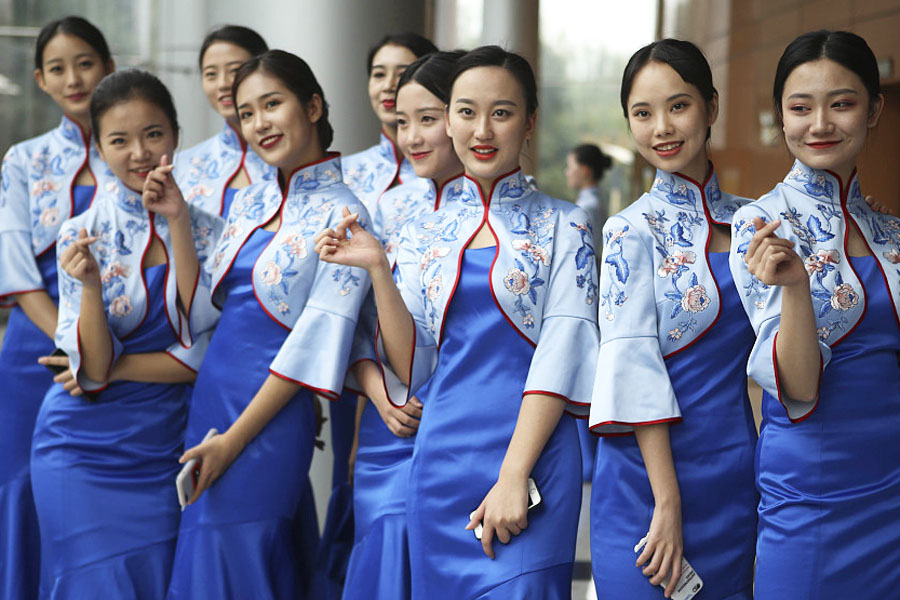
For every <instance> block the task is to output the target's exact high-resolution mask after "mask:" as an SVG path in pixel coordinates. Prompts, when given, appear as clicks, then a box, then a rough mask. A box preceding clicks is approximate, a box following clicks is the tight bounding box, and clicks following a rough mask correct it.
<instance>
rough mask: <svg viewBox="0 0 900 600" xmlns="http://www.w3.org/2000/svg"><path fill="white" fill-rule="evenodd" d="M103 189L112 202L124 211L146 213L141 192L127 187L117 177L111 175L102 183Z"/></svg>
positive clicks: (135, 213) (137, 213) (136, 213)
mask: <svg viewBox="0 0 900 600" xmlns="http://www.w3.org/2000/svg"><path fill="white" fill-rule="evenodd" d="M103 189H104V191H105V192H106V193H107V194H109V195H110V196H112V199H113V203H114V204H115V205H116V206H118V207H119V208H121V209H122V210H124V211H125V212H128V213H131V214H134V215H146V214H147V213H148V211H147V210H145V209H144V204H143V202H142V201H141V193H140V192H135V191H134V190H132V189H130V188H128V186H126V185H125V184H124V183H122V181H121V180H120V179H119V178H118V177H115V176H111V177H110V178H109V180H108V181H106V183H104V184H103Z"/></svg>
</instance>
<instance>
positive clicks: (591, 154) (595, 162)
mask: <svg viewBox="0 0 900 600" xmlns="http://www.w3.org/2000/svg"><path fill="white" fill-rule="evenodd" d="M571 154H572V156H573V157H575V162H577V163H578V164H579V165H584V166H586V167H587V168H589V169H590V170H591V173H592V174H593V177H594V181H600V180H601V179H603V174H604V173H605V172H606V170H607V169H609V168H610V167H611V166H612V159H611V158H610V157H608V156H607V155H605V154H603V151H602V150H601V149H600V148H599V147H598V146H596V145H595V144H581V145H580V146H575V147H574V148H572V151H571Z"/></svg>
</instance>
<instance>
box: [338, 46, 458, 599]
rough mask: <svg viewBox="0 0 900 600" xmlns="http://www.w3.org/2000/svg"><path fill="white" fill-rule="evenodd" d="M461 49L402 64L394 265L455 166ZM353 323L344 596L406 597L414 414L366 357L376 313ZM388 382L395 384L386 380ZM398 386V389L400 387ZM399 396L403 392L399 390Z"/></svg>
mask: <svg viewBox="0 0 900 600" xmlns="http://www.w3.org/2000/svg"><path fill="white" fill-rule="evenodd" d="M462 54H463V52H461V51H458V52H436V53H433V54H427V55H425V56H423V57H422V58H419V59H417V60H416V61H415V62H413V63H412V64H411V65H409V66H408V67H407V68H406V70H405V71H404V73H403V75H402V76H401V77H400V83H399V84H398V86H397V88H398V89H397V143H398V145H399V146H400V148H401V149H402V150H403V154H404V156H405V157H406V158H407V159H408V160H409V161H410V163H411V164H412V165H413V168H414V169H415V172H416V175H417V179H415V180H414V181H412V182H408V183H404V184H402V185H398V186H396V187H394V188H391V189H390V190H388V191H387V192H385V194H384V196H383V197H382V199H381V202H379V203H378V209H377V211H376V213H375V216H374V217H373V225H372V229H373V234H374V235H375V237H376V238H378V239H379V241H380V242H381V245H382V246H383V247H384V249H385V252H386V253H387V257H388V262H390V263H391V265H393V264H394V262H395V260H396V257H397V251H398V245H399V243H400V233H401V231H402V229H403V227H404V226H405V225H406V224H407V223H410V222H412V221H414V220H415V219H416V218H418V217H419V216H421V215H423V214H426V213H429V212H432V211H434V210H436V208H437V207H438V205H439V202H440V201H439V197H440V195H441V192H442V191H443V189H444V186H445V185H446V184H447V182H449V181H451V180H453V179H457V178H458V177H459V175H461V174H462V171H463V168H462V164H461V163H460V161H459V157H457V156H456V153H455V152H454V151H453V142H452V140H451V139H450V138H449V137H448V136H447V133H446V129H445V123H446V118H445V107H446V102H447V100H446V98H447V96H449V93H450V88H449V82H450V78H451V76H452V75H453V69H454V67H455V66H456V61H457V60H458V59H459V57H460V56H462ZM365 308H366V309H370V311H371V314H369V315H367V316H368V319H367V320H364V322H363V323H362V324H361V325H360V328H361V329H365V331H362V332H360V333H361V334H362V335H363V337H365V339H366V342H367V347H368V352H367V355H366V356H365V357H364V358H362V359H360V360H359V361H358V362H356V363H355V364H354V365H353V373H354V376H355V378H356V381H357V382H358V383H359V384H360V385H361V386H362V387H363V390H364V392H365V395H366V396H367V397H368V398H370V399H371V402H369V401H368V399H367V400H365V401H364V402H362V403H361V404H360V410H361V414H360V415H359V425H358V439H359V441H358V445H357V451H356V460H355V462H354V465H355V470H354V476H353V524H354V530H355V532H354V545H353V554H352V555H351V557H350V565H349V567H348V571H347V579H346V583H345V587H344V596H343V597H344V598H345V599H347V600H352V599H356V598H359V599H366V600H377V599H381V600H393V599H402V598H408V597H409V595H410V575H409V549H408V536H407V528H406V499H407V483H408V480H409V465H410V460H411V458H412V453H413V443H414V442H415V437H413V436H415V433H416V430H417V429H418V426H419V418H420V417H421V416H422V410H421V408H422V405H421V403H420V402H419V401H418V400H417V399H415V398H413V399H411V400H410V402H408V403H406V404H405V405H404V406H403V407H402V408H397V407H395V406H393V405H392V404H391V403H390V401H389V399H388V394H387V392H386V390H385V386H384V383H383V380H382V375H381V372H380V371H379V369H378V366H377V364H376V359H375V355H374V338H375V333H376V324H377V315H376V314H375V312H376V309H375V305H374V303H370V304H367V305H366V307H365ZM391 381H396V382H397V383H399V381H398V380H397V379H396V376H392V379H391ZM401 385H402V384H401ZM400 393H402V394H403V395H405V391H403V392H400Z"/></svg>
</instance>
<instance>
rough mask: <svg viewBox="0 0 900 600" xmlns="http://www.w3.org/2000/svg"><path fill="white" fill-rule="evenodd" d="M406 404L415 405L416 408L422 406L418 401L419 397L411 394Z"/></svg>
mask: <svg viewBox="0 0 900 600" xmlns="http://www.w3.org/2000/svg"><path fill="white" fill-rule="evenodd" d="M407 404H412V405H413V406H415V407H416V408H422V407H423V406H424V404H422V403H421V402H419V399H418V398H416V397H415V396H413V397H412V398H410V399H409V402H408V403H407Z"/></svg>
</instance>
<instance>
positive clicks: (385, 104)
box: [369, 44, 416, 129]
mask: <svg viewBox="0 0 900 600" xmlns="http://www.w3.org/2000/svg"><path fill="white" fill-rule="evenodd" d="M415 60H416V55H415V54H413V53H412V51H410V50H409V49H408V48H406V47H404V46H397V45H395V44H386V45H384V46H382V47H381V48H379V49H378V52H376V53H375V55H374V56H373V57H372V70H371V72H370V73H369V101H370V102H371V103H372V110H374V111H375V115H376V116H377V117H378V120H379V121H381V124H382V125H383V126H384V127H386V128H388V129H393V128H394V127H396V124H397V111H396V104H397V82H398V81H399V80H400V76H401V75H402V74H403V71H405V70H406V67H408V66H409V65H410V63H412V62H413V61H415Z"/></svg>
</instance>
